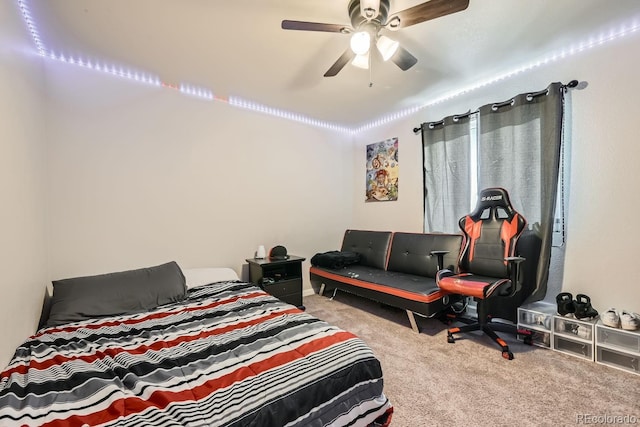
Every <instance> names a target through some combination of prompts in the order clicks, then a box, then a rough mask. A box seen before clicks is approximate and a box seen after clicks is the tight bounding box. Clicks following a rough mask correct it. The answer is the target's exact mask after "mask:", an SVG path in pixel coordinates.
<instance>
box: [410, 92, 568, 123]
mask: <svg viewBox="0 0 640 427" xmlns="http://www.w3.org/2000/svg"><path fill="white" fill-rule="evenodd" d="M578 84H579V82H578V80H571V81H570V82H569V83H567V84H566V85H562V86H561V87H562V89H564V91H565V92H566V91H567V89H573V88H574V87H576V86H578ZM546 92H547V91H546V89H545V90H542V91H540V92H536V93H530V94H528V95H527V99H528V100H529V101H530V100H531V99H533V98H535V97H536V96H539V95H542V94H544V93H546ZM529 98H531V99H529ZM512 103H513V99H510V100H508V101H504V102H496V103H494V104H493V108H494V110H497V109H498V108H500V107H504V106H506V105H510V104H512ZM478 112H480V110H479V109H478V110H475V111H468V112H466V113H463V114H456V115H454V116H453V118H454V120H455V119H462V118H465V117H468V116H470V115H471V114H475V113H478ZM440 122H442V123H444V119H443V120H441V121H440ZM440 122H434V123H440ZM420 132H422V125H420V126H419V127H415V128H413V133H414V134H416V135H417V134H419V133H420Z"/></svg>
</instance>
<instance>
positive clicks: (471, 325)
mask: <svg viewBox="0 0 640 427" xmlns="http://www.w3.org/2000/svg"><path fill="white" fill-rule="evenodd" d="M475 301H476V302H477V304H478V305H477V310H478V321H477V322H472V321H468V320H466V319H457V320H460V321H463V322H465V323H467V324H466V325H462V326H454V327H450V328H449V329H447V342H448V343H450V344H453V343H455V341H456V338H455V337H454V334H463V333H467V332H474V331H482V332H483V333H484V334H485V335H487V336H488V337H489V338H491V339H492V340H493V342H495V343H496V344H498V346H500V348H501V349H502V357H504V358H505V359H508V360H512V359H513V353H512V352H511V350H509V345H508V344H507V343H506V341H505V340H503V339H502V338H500V336H499V335H498V334H497V333H496V332H506V333H509V334H516V333H517V332H518V330H517V326H516V325H514V324H510V323H501V322H494V321H492V319H491V317H490V316H489V315H487V313H486V311H487V310H486V308H485V306H484V304H483V303H482V301H479V300H478V299H475Z"/></svg>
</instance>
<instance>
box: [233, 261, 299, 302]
mask: <svg viewBox="0 0 640 427" xmlns="http://www.w3.org/2000/svg"><path fill="white" fill-rule="evenodd" d="M304 260H305V258H302V257H299V256H295V255H289V258H288V259H270V258H263V259H256V258H247V259H246V260H245V261H247V262H248V263H249V280H250V281H251V282H252V283H255V284H256V285H258V286H260V287H261V288H262V289H264V290H265V291H267V292H268V293H270V294H271V295H273V296H274V297H276V298H278V299H280V300H281V301H284V302H286V303H289V304H292V305H295V306H296V307H298V308H299V309H301V310H304V305H302V261H304Z"/></svg>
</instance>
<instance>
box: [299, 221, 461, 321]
mask: <svg viewBox="0 0 640 427" xmlns="http://www.w3.org/2000/svg"><path fill="white" fill-rule="evenodd" d="M461 245H462V235H461V234H440V233H400V232H396V233H393V232H390V231H366V230H347V231H346V232H345V234H344V239H343V241H342V247H341V251H346V252H356V253H358V254H360V261H359V262H358V263H356V264H351V265H348V266H345V267H343V268H329V267H320V266H318V265H313V262H312V266H311V268H310V270H309V274H310V279H311V285H312V287H313V289H314V291H315V292H316V293H318V294H320V295H323V294H324V293H325V292H327V291H329V292H331V291H333V292H334V295H335V291H336V290H338V289H339V290H342V291H346V292H350V293H353V294H356V295H359V296H362V297H365V298H369V299H372V300H376V301H379V302H381V303H383V304H387V305H390V306H393V307H397V308H400V309H403V310H406V312H407V315H408V317H409V321H410V323H411V327H412V329H413V330H414V331H416V332H419V329H418V326H417V324H416V321H415V316H414V313H415V314H419V315H422V316H426V317H432V316H435V315H436V314H439V313H442V312H443V311H444V310H445V309H446V308H448V306H450V305H451V304H452V303H454V302H456V301H459V300H460V299H461V297H459V296H457V295H448V294H447V293H446V292H443V291H441V290H440V289H439V288H438V286H437V285H436V282H435V279H434V277H435V275H436V272H437V271H438V269H439V266H438V256H437V253H436V252H435V251H440V253H444V254H443V256H442V263H443V265H442V266H440V268H448V269H451V270H454V271H456V270H457V264H458V258H459V256H460V249H461Z"/></svg>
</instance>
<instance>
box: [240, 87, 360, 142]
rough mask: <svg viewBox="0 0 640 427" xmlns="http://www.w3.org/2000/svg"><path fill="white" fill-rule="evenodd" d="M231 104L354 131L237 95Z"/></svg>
mask: <svg viewBox="0 0 640 427" xmlns="http://www.w3.org/2000/svg"><path fill="white" fill-rule="evenodd" d="M229 105H233V106H234V107H239V108H244V109H246V110H251V111H257V112H258V113H262V114H268V115H271V116H275V117H280V118H283V119H287V120H293V121H296V122H300V123H304V124H307V125H311V126H316V127H320V128H325V129H331V130H335V131H339V132H345V133H353V129H351V128H348V127H344V126H340V125H338V124H335V123H331V122H325V121H322V120H318V119H314V118H311V117H307V116H304V115H302V114H298V113H292V112H290V111H285V110H280V109H278V108H273V107H269V106H266V105H263V104H259V103H256V102H253V101H247V100H245V99H242V98H238V97H236V96H230V97H229Z"/></svg>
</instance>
